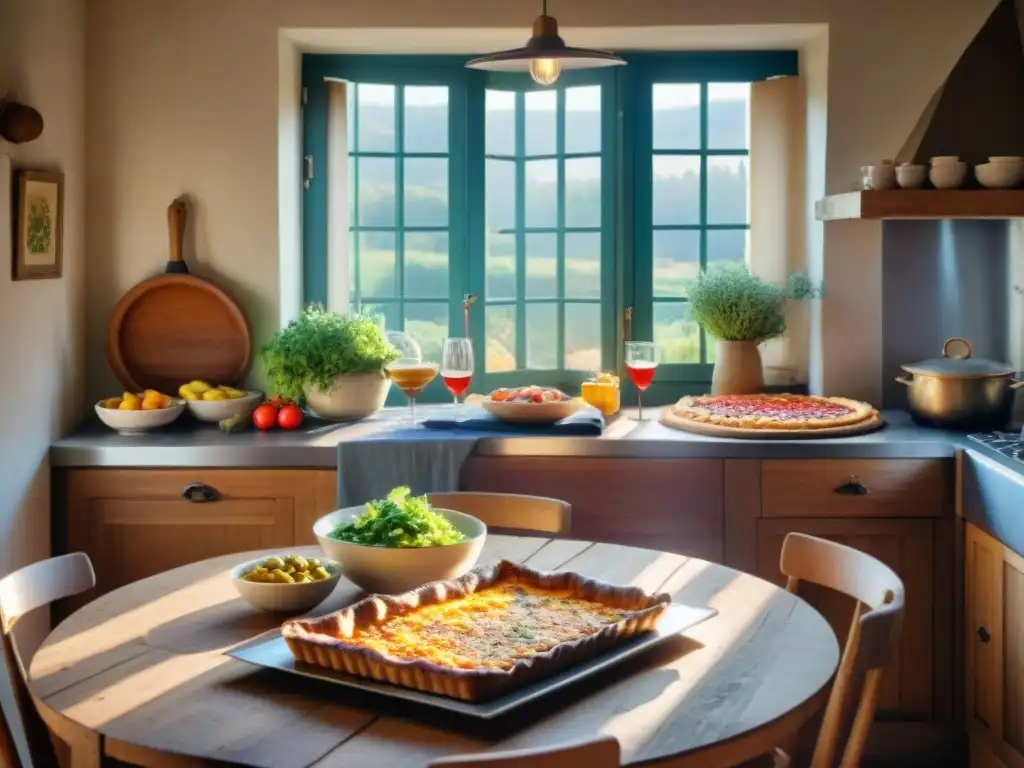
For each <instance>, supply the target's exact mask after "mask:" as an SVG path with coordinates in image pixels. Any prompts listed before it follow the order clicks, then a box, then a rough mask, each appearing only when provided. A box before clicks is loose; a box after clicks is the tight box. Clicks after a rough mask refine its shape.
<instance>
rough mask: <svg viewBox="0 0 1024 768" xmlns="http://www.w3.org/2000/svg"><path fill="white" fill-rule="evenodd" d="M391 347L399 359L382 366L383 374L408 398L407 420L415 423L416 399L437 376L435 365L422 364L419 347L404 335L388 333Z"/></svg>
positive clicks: (394, 332)
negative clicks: (395, 350) (396, 352)
mask: <svg viewBox="0 0 1024 768" xmlns="http://www.w3.org/2000/svg"><path fill="white" fill-rule="evenodd" d="M387 338H388V341H389V342H391V346H393V347H394V348H395V349H397V350H398V354H399V357H398V359H397V360H395V361H394V362H391V363H388V364H387V365H386V366H384V372H385V373H386V374H387V375H388V376H389V377H390V378H391V380H392V381H393V382H395V386H397V387H398V388H399V389H400V390H402V391H403V392H404V393H405V396H406V397H407V398H409V420H410V422H411V423H412V424H415V423H416V397H417V396H418V395H419V394H420V392H422V391H423V388H424V387H426V386H427V384H429V383H430V382H431V381H433V380H434V377H435V376H437V363H425V362H423V352H422V350H421V349H420V345H419V344H417V343H416V340H415V339H413V338H412V337H411V336H409V335H408V334H406V333H402V332H400V331H390V332H389V333H388V334H387Z"/></svg>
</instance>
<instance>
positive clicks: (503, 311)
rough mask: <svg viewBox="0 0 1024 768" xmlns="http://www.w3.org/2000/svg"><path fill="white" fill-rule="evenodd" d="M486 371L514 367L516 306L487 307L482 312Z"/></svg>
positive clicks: (505, 369)
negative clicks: (485, 347) (485, 345)
mask: <svg viewBox="0 0 1024 768" xmlns="http://www.w3.org/2000/svg"><path fill="white" fill-rule="evenodd" d="M484 326H485V327H484V331H485V335H484V338H486V339H487V363H486V368H485V370H486V371H487V372H488V373H493V372H496V371H514V370H515V369H516V308H515V307H514V306H498V307H493V306H492V307H487V311H486V312H485V313H484Z"/></svg>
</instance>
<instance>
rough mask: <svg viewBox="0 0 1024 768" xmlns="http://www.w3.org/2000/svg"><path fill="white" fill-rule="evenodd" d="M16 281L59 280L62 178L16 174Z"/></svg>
mask: <svg viewBox="0 0 1024 768" xmlns="http://www.w3.org/2000/svg"><path fill="white" fill-rule="evenodd" d="M14 230H15V235H14V259H13V268H12V277H13V278H14V279H15V280H41V279H46V278H51V277H60V276H61V266H62V262H63V253H62V251H63V246H64V243H63V240H64V174H62V173H50V172H47V171H18V174H17V186H16V193H15V221H14Z"/></svg>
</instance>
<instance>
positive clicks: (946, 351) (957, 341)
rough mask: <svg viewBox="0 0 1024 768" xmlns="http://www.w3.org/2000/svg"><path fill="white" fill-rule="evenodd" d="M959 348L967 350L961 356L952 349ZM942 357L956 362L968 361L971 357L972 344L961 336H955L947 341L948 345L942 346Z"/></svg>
mask: <svg viewBox="0 0 1024 768" xmlns="http://www.w3.org/2000/svg"><path fill="white" fill-rule="evenodd" d="M956 346H959V347H960V348H961V349H962V350H966V351H964V352H962V353H961V354H959V355H958V354H956V353H954V352H953V351H952V350H951V349H950V348H951V347H956ZM942 356H943V357H951V358H953V359H954V360H968V359H970V357H971V342H969V341H968V340H967V339H961V338H960V337H959V336H954V337H953V338H952V339H946V343H945V344H943V345H942Z"/></svg>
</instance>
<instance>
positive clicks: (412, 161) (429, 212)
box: [404, 157, 448, 227]
mask: <svg viewBox="0 0 1024 768" xmlns="http://www.w3.org/2000/svg"><path fill="white" fill-rule="evenodd" d="M404 187H405V226H407V227H447V226H448V159H447V158H443V157H407V158H405V179H404Z"/></svg>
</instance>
